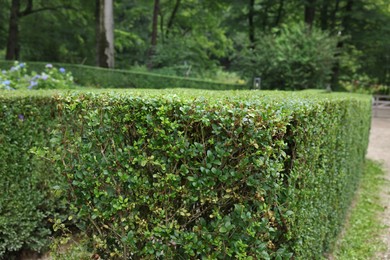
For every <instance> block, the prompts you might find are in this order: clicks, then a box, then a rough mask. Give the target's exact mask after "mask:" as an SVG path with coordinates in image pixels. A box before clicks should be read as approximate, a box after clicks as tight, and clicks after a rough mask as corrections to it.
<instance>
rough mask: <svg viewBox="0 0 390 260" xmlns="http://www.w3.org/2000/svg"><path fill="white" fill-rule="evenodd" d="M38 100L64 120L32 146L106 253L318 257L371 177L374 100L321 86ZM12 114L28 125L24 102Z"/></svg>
mask: <svg viewBox="0 0 390 260" xmlns="http://www.w3.org/2000/svg"><path fill="white" fill-rule="evenodd" d="M173 93H176V94H177V95H175V94H173ZM15 99H16V100H18V102H19V103H20V104H21V108H23V107H26V108H24V109H25V110H28V108H29V107H31V106H35V104H36V102H37V101H36V100H41V98H31V97H30V96H29V95H28V94H27V95H26V96H24V97H23V96H19V97H12V96H11V95H9V94H3V95H1V94H0V100H1V101H2V103H3V101H4V102H5V101H6V102H8V103H11V102H13V101H14V100H15ZM42 99H46V100H47V102H41V103H39V102H38V104H40V105H41V106H43V107H42V108H40V109H36V110H37V111H40V110H41V109H46V107H45V106H49V107H50V110H49V109H48V108H47V110H48V111H54V112H52V113H49V112H42V115H46V116H45V117H46V118H47V120H46V123H49V122H52V123H50V125H51V126H52V125H53V124H54V125H55V127H54V128H51V127H49V129H53V130H52V131H50V133H51V134H50V135H46V141H45V142H47V140H49V141H50V142H49V143H44V142H43V141H42V143H34V144H31V142H30V143H27V144H25V145H27V146H28V145H33V146H35V147H36V148H35V150H36V151H37V152H35V154H38V155H40V156H43V157H46V159H45V160H47V159H48V160H49V161H51V162H52V163H56V164H55V165H56V167H52V169H53V168H54V169H55V171H56V172H57V173H58V174H62V176H64V177H66V179H67V180H68V182H67V183H66V182H62V183H61V185H59V184H57V186H56V188H57V189H58V188H60V189H62V190H63V191H68V192H69V197H68V199H69V201H70V203H71V204H72V205H73V208H74V209H75V210H76V211H75V214H76V217H77V219H78V225H79V227H80V228H81V229H82V231H83V232H86V234H88V235H90V237H91V238H93V239H92V240H93V246H94V250H95V251H96V252H97V253H98V254H99V255H101V256H102V257H105V258H108V257H111V258H115V257H130V256H131V257H133V258H145V257H151V258H158V257H163V258H173V257H182V258H186V259H187V258H194V259H195V258H202V257H206V258H218V259H229V258H239V259H244V258H245V259H250V258H252V259H268V258H277V257H280V258H288V257H291V256H294V257H296V258H302V259H310V258H317V257H319V256H320V255H321V254H323V253H325V252H327V251H328V250H329V248H330V246H331V245H332V243H333V241H334V238H335V236H336V235H337V233H338V232H339V229H340V227H341V225H342V222H343V220H344V216H345V212H346V210H347V208H348V206H349V204H350V202H351V199H352V197H353V193H354V190H355V188H356V184H357V183H358V181H359V177H360V175H361V173H362V166H363V162H364V156H365V151H366V148H367V143H368V132H369V126H370V109H371V106H370V101H371V99H370V97H369V96H358V95H350V94H348V95H343V94H324V93H321V92H300V93H288V92H254V91H244V92H204V91H191V92H188V91H187V92H185V91H182V90H165V91H163V90H160V91H151V90H148V91H146V90H144V91H123V93H119V92H117V93H99V94H92V93H84V92H78V93H71V94H60V95H57V96H55V97H52V96H50V95H48V96H46V97H42ZM43 103H45V105H42V104H43ZM38 104H37V106H38ZM50 104H55V105H50ZM2 109H3V110H4V107H3V108H2ZM53 109H54V110H53ZM4 111H6V112H2V114H1V115H2V117H8V118H11V119H9V120H16V122H17V123H18V124H20V122H19V121H17V120H19V119H18V115H19V113H20V112H19V111H16V110H9V109H8V110H4ZM45 113H47V114H45ZM53 118H55V120H54V121H53ZM41 122H42V123H41ZM44 122H45V121H44V120H42V121H37V124H43V125H45V123H44ZM53 122H54V123H53ZM8 125H9V124H4V126H3V127H6V126H7V127H9V126H8ZM11 126H12V128H15V127H16V126H13V125H11ZM20 126H21V127H24V126H26V127H27V126H28V125H26V124H24V121H23V123H22V124H20ZM28 127H29V128H31V127H32V126H28ZM45 127H46V128H45ZM43 129H47V126H44V127H43ZM14 133H15V135H18V131H14ZM37 134H38V133H34V134H33V135H37ZM7 144H8V143H7ZM1 147H4V145H3V144H2V145H1ZM28 147H29V146H28ZM43 147H47V148H43ZM24 149H26V148H24ZM2 151H3V148H2ZM15 151H16V152H15V153H17V154H18V155H15V156H16V157H17V156H19V157H21V156H24V155H22V154H24V153H25V152H26V150H15ZM48 151H50V152H48ZM16 157H15V158H16ZM25 164H26V165H28V164H29V162H25ZM6 165H8V163H7V164H6ZM8 169H10V167H8V166H7V167H5V168H2V172H1V173H0V174H2V175H5V174H10V173H8V172H6V170H8ZM8 171H9V170H8ZM24 171H26V170H24ZM49 172H51V170H50V171H49ZM12 174H16V173H13V172H12ZM58 183H60V182H58ZM3 185H9V184H3ZM67 185H69V186H67ZM42 190H43V194H45V192H47V191H46V188H43V189H42ZM43 222H44V221H43Z"/></svg>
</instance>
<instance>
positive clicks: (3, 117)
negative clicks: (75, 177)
mask: <svg viewBox="0 0 390 260" xmlns="http://www.w3.org/2000/svg"><path fill="white" fill-rule="evenodd" d="M55 109H56V104H55V100H53V99H51V98H47V97H45V98H43V97H37V96H32V97H28V96H25V97H20V96H15V97H12V98H10V97H9V95H7V97H5V96H3V95H2V92H1V91H0V179H1V181H0V190H1V196H0V258H1V259H3V258H4V259H10V257H11V255H12V254H15V253H17V252H18V251H20V250H34V251H37V252H40V251H42V250H44V249H45V248H47V245H48V242H49V236H50V235H51V224H50V223H49V221H48V220H49V218H53V216H54V215H55V212H60V209H61V207H62V206H64V204H62V203H60V197H59V196H58V194H56V193H55V192H54V190H53V189H52V187H53V186H54V185H56V183H61V182H63V180H61V182H60V180H59V179H60V175H58V174H55V172H54V168H53V167H52V163H51V162H49V161H46V160H42V159H41V158H40V156H38V155H37V153H36V152H37V151H38V150H37V148H41V147H50V145H49V136H50V132H51V130H53V129H54V128H55V126H56V125H55V120H54V119H55V117H54V115H55Z"/></svg>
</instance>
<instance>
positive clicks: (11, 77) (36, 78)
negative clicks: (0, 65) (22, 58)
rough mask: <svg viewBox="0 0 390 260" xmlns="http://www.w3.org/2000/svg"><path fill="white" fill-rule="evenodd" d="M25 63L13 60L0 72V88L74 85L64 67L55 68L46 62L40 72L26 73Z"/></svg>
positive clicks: (53, 87) (32, 88) (45, 87)
mask: <svg viewBox="0 0 390 260" xmlns="http://www.w3.org/2000/svg"><path fill="white" fill-rule="evenodd" d="M28 72H29V70H28V67H27V64H26V63H19V62H17V61H16V62H14V63H13V66H12V67H11V68H9V69H8V70H4V69H3V70H2V71H1V74H0V89H5V90H15V89H29V90H36V89H70V88H73V87H74V83H73V76H72V74H71V73H70V72H66V70H65V69H64V68H62V67H61V68H59V69H57V68H55V67H54V66H53V65H52V64H46V65H45V67H44V69H43V71H42V72H41V73H36V72H35V71H33V72H31V74H29V73H28Z"/></svg>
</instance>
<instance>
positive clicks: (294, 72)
mask: <svg viewBox="0 0 390 260" xmlns="http://www.w3.org/2000/svg"><path fill="white" fill-rule="evenodd" d="M336 46H337V38H332V37H329V35H327V34H326V33H324V32H322V31H320V30H317V29H315V28H312V29H310V28H309V27H307V26H306V25H299V26H292V27H287V26H284V27H282V29H281V30H280V31H275V33H274V35H271V34H269V35H264V37H262V38H261V40H260V41H259V42H258V44H257V45H256V48H252V49H244V51H243V52H242V53H241V54H240V55H239V56H238V58H237V62H236V63H237V66H239V67H241V68H242V70H241V71H242V73H243V74H244V75H246V77H247V78H254V77H256V76H261V78H262V83H261V88H264V89H284V90H286V89H287V90H297V89H307V88H324V86H325V84H326V83H327V82H329V80H330V77H331V75H332V68H333V65H334V63H335V61H336V54H337V48H336Z"/></svg>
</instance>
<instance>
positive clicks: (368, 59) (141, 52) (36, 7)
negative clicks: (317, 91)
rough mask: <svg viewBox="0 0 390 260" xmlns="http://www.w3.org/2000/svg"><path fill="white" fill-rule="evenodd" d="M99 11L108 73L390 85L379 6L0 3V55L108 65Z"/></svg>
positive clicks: (380, 1) (384, 2)
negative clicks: (111, 41) (125, 71)
mask: <svg viewBox="0 0 390 260" xmlns="http://www.w3.org/2000/svg"><path fill="white" fill-rule="evenodd" d="M112 2H114V3H112ZM107 5H114V6H113V10H114V12H113V13H114V20H113V21H112V23H113V24H114V26H113V27H110V26H108V27H106V28H105V29H104V30H103V32H104V33H107V32H108V33H109V32H110V30H112V32H113V34H114V41H115V42H114V49H115V67H116V68H121V69H137V70H148V69H149V70H152V71H154V72H158V73H164V74H172V75H179V76H191V77H203V78H210V79H215V78H216V77H218V75H219V77H220V78H221V75H223V77H224V78H228V77H227V75H232V74H231V73H233V72H235V73H237V75H239V76H241V77H242V78H243V79H245V80H248V81H250V80H251V77H252V76H261V77H262V78H263V79H264V81H263V82H264V84H265V85H264V87H267V88H278V89H297V88H310V87H323V86H325V85H326V84H328V83H331V84H332V87H333V86H336V85H338V84H339V83H340V82H342V81H349V82H352V81H358V80H359V81H367V82H370V84H373V83H376V84H387V85H389V84H390V44H389V42H390V27H389V26H388V25H389V24H390V1H389V0H306V1H304V0H290V1H287V0H247V1H242V0H146V1H145V0H127V1H123V0H117V1H107V0H95V1H90V0H89V1H87V0H73V1H69V0H53V1H43V0H0V6H1V7H2V8H1V9H0V19H1V21H2V22H1V23H0V54H1V56H2V57H3V58H6V59H20V60H23V61H50V62H64V63H77V64H87V65H98V66H110V67H112V66H113V65H107V64H106V63H104V62H102V61H101V60H102V58H100V61H99V58H98V57H99V53H100V54H103V55H104V54H105V53H106V54H107V53H109V51H107V49H105V48H109V45H108V44H106V43H107V42H109V40H108V38H106V37H105V36H107V34H105V35H104V34H103V37H98V36H99V35H101V33H102V29H101V28H100V29H99V26H98V25H99V21H100V22H101V23H100V24H105V25H106V26H107V25H110V23H109V21H108V20H107V19H109V15H104V13H103V15H102V12H104V10H109V8H108V9H107ZM99 6H103V9H102V8H100V9H99ZM108 7H110V6H108ZM104 8H106V9H104ZM99 10H100V13H99ZM102 10H103V11H102ZM99 19H100V20H99ZM102 19H103V20H102ZM107 21H108V23H107ZM99 30H100V31H99ZM99 46H100V47H99ZM102 46H103V48H102ZM100 57H101V56H100ZM103 59H104V57H103ZM112 64H113V63H112ZM227 73H228V74H227ZM229 73H230V74H229ZM233 78H234V77H233ZM236 78H237V77H236ZM300 79H301V80H300ZM299 83H301V84H299ZM299 85H301V87H299ZM303 85H304V86H303ZM302 86H303V87H302Z"/></svg>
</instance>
